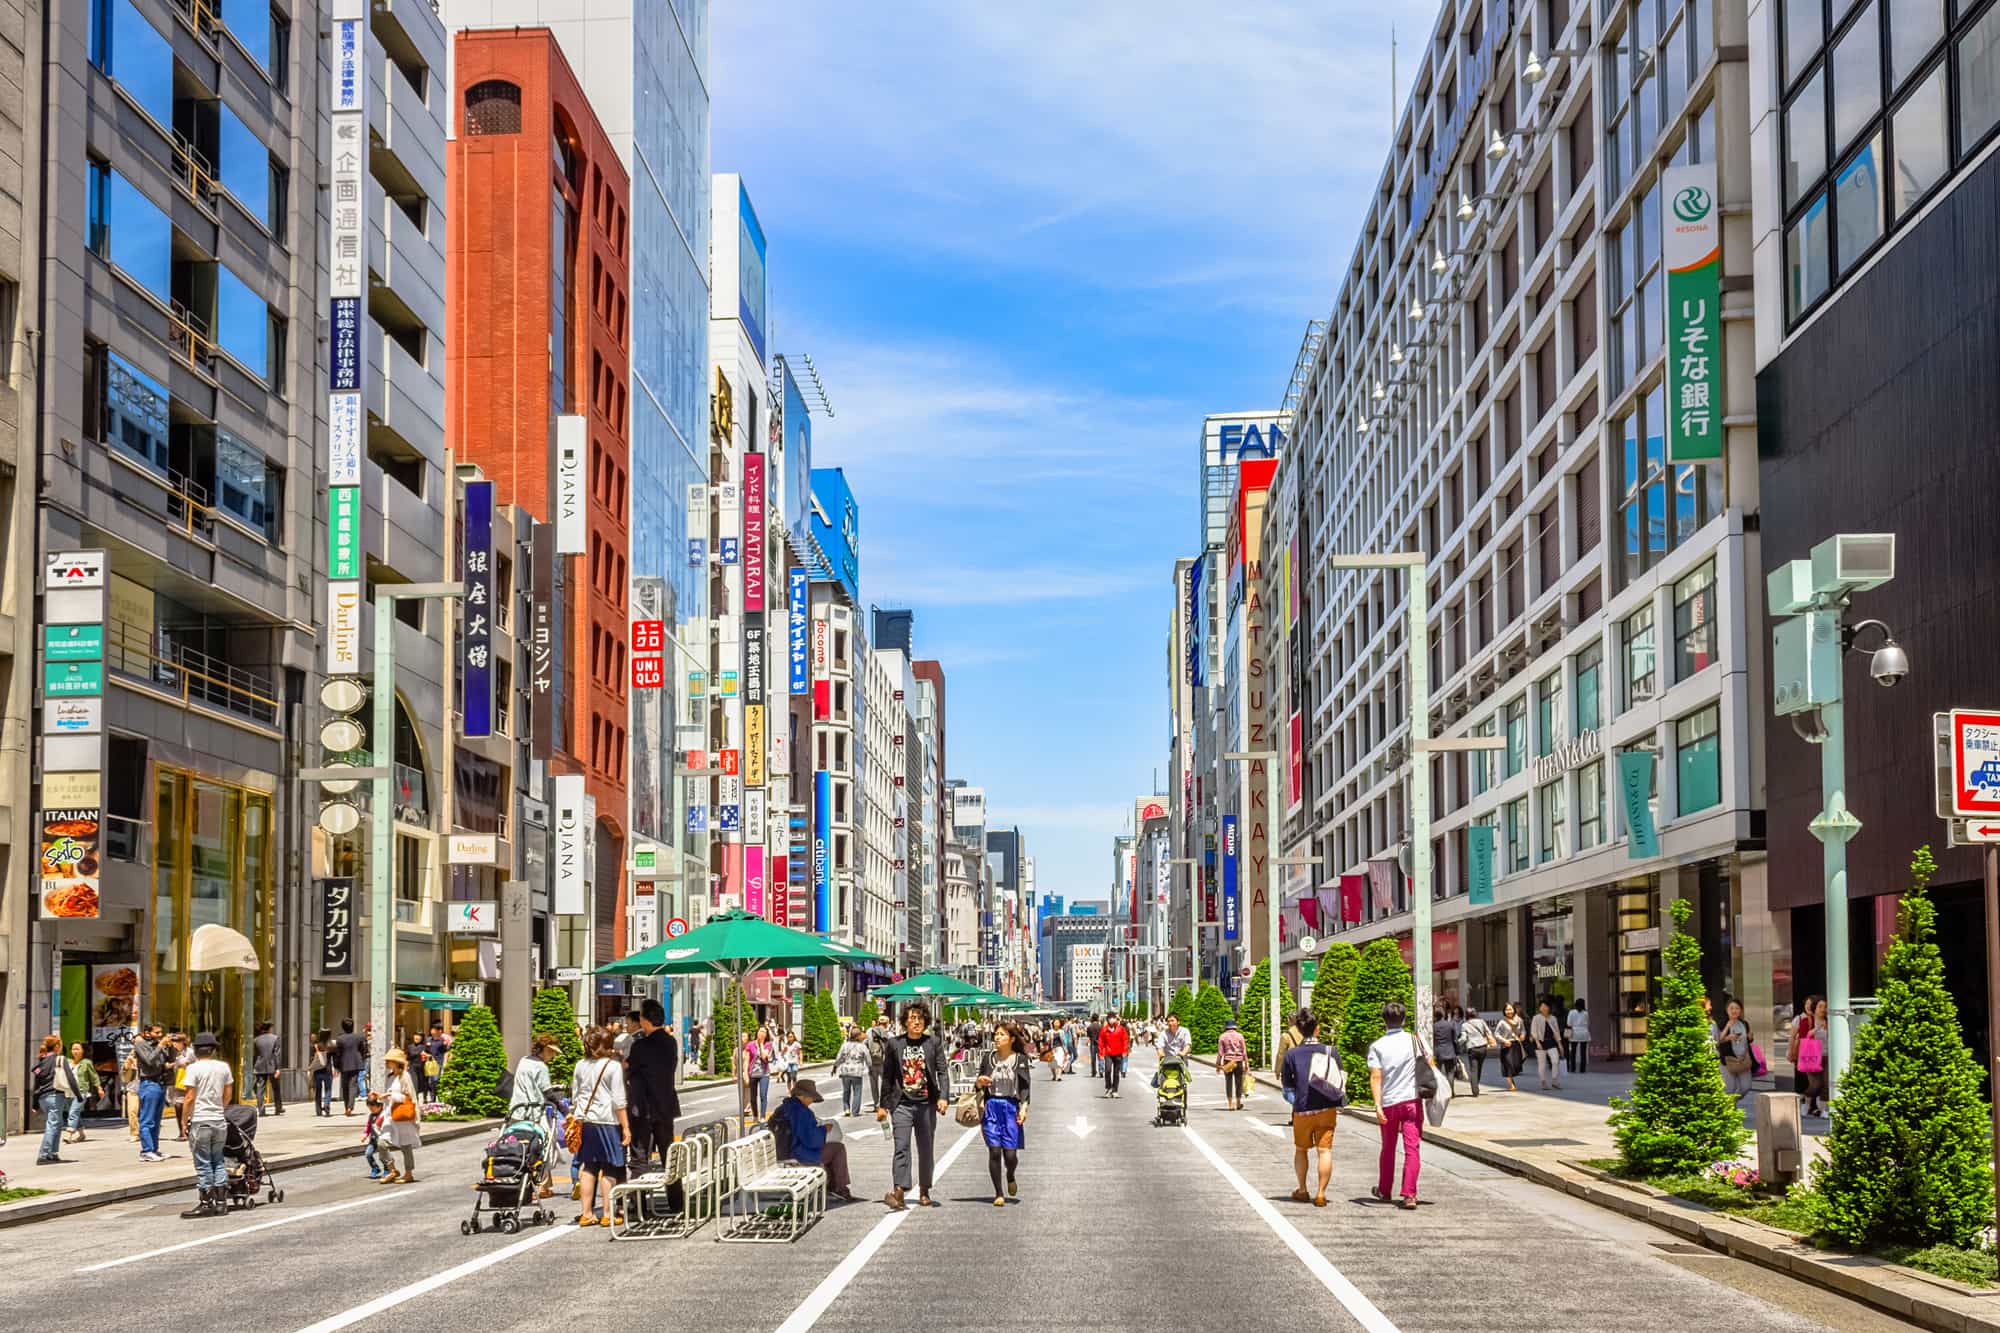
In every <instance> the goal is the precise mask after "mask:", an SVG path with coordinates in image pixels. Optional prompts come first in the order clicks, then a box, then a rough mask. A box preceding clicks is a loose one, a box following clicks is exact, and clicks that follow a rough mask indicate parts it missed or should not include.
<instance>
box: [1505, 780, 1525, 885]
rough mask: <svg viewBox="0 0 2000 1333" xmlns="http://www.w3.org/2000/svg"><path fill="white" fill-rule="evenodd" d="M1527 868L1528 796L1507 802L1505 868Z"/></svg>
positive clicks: (1511, 870)
mask: <svg viewBox="0 0 2000 1333" xmlns="http://www.w3.org/2000/svg"><path fill="white" fill-rule="evenodd" d="M1527 868H1528V798H1527V797H1525V796H1523V797H1521V798H1520V799H1519V800H1515V801H1509V802H1507V869H1508V872H1509V873H1512V872H1514V871H1517V870H1526V869H1527Z"/></svg>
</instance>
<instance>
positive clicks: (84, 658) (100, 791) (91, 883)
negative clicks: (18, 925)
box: [38, 550, 111, 920]
mask: <svg viewBox="0 0 2000 1333" xmlns="http://www.w3.org/2000/svg"><path fill="white" fill-rule="evenodd" d="M110 583H111V580H110V561H109V558H108V557H107V555H106V553H105V552H104V551H102V550H86V551H52V552H50V553H49V555H48V556H47V558H46V559H45V561H44V563H43V566H42V675H41V681H42V725H41V732H42V743H41V771H40V774H39V777H40V782H41V799H40V801H39V803H38V808H39V810H40V811H41V818H40V821H39V825H38V829H39V834H40V843H39V865H38V874H39V877H40V880H41V885H40V888H41V915H42V919H43V920H50V919H69V920H75V919H91V918H95V917H96V916H98V914H99V899H98V892H99V875H100V862H101V861H102V859H103V853H104V631H105V625H106V623H107V621H108V618H109V611H110V605H109V599H110Z"/></svg>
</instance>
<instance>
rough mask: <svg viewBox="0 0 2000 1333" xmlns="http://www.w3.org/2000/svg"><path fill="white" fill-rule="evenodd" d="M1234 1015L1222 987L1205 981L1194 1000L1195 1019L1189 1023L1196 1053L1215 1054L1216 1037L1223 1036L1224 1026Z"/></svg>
mask: <svg viewBox="0 0 2000 1333" xmlns="http://www.w3.org/2000/svg"><path fill="white" fill-rule="evenodd" d="M1234 1017H1235V1015H1234V1014H1232V1013H1230V1011H1229V999H1228V997H1227V996H1225V995H1223V993H1222V988H1221V987H1219V986H1217V985H1216V984H1215V983H1214V982H1212V981H1211V982H1206V983H1204V984H1203V985H1202V988H1201V994H1200V995H1199V996H1198V997H1196V999H1195V1002H1194V1021H1193V1022H1191V1023H1189V1024H1188V1030H1189V1031H1190V1032H1192V1033H1193V1034H1194V1053H1195V1054H1196V1055H1214V1054H1215V1043H1216V1039H1217V1038H1219V1037H1221V1036H1222V1029H1223V1026H1224V1025H1225V1024H1227V1023H1228V1022H1229V1020H1230V1019H1231V1018H1234Z"/></svg>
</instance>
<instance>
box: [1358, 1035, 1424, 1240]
mask: <svg viewBox="0 0 2000 1333" xmlns="http://www.w3.org/2000/svg"><path fill="white" fill-rule="evenodd" d="M1404 1016H1405V1015H1404V1011H1403V1005H1402V1002H1401V1001H1399V1000H1391V1001H1389V1003H1387V1004H1385V1005H1383V1006H1382V1026H1383V1027H1384V1028H1386V1029H1388V1030H1387V1031H1386V1032H1384V1033H1383V1034H1382V1035H1381V1036H1380V1037H1379V1038H1377V1039H1376V1041H1375V1043H1374V1044H1373V1045H1372V1046H1370V1047H1369V1048H1368V1083H1369V1087H1370V1088H1371V1089H1372V1090H1373V1092H1374V1095H1375V1109H1376V1115H1377V1118H1378V1120H1379V1122H1380V1124H1381V1126H1382V1160H1381V1171H1380V1174H1379V1177H1378V1181H1377V1184H1376V1186H1375V1188H1374V1189H1373V1190H1372V1191H1371V1192H1372V1193H1373V1194H1374V1196H1375V1197H1376V1198H1378V1199H1380V1200H1381V1201H1382V1202H1383V1203H1387V1202H1389V1199H1390V1194H1389V1186H1390V1184H1391V1183H1392V1180H1393V1178H1394V1176H1395V1173H1396V1140H1397V1138H1398V1137H1401V1139H1402V1140H1403V1195H1402V1206H1403V1207H1404V1208H1409V1209H1414V1208H1415V1207H1416V1206H1417V1172H1418V1169H1419V1165H1420V1160H1421V1157H1420V1151H1419V1148H1418V1145H1419V1143H1421V1142H1422V1139H1423V1126H1424V1105H1423V1103H1422V1102H1421V1101H1419V1100H1418V1099H1417V1061H1418V1060H1420V1059H1428V1057H1426V1056H1425V1055H1424V1054H1423V1052H1422V1051H1421V1050H1420V1049H1419V1048H1418V1046H1417V1039H1416V1038H1415V1037H1413V1036H1412V1035H1410V1033H1408V1032H1406V1031H1404V1030H1403V1019H1404Z"/></svg>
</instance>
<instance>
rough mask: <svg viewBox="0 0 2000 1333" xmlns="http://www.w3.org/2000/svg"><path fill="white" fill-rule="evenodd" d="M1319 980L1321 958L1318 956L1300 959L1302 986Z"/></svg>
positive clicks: (1300, 982) (1300, 980)
mask: <svg viewBox="0 0 2000 1333" xmlns="http://www.w3.org/2000/svg"><path fill="white" fill-rule="evenodd" d="M1318 980H1319V959H1317V958H1302V959H1300V960H1299V984H1300V985H1301V986H1310V985H1312V984H1313V983H1314V982H1315V981H1318Z"/></svg>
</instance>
